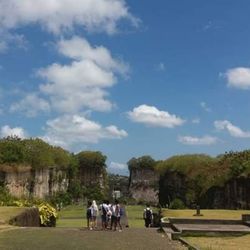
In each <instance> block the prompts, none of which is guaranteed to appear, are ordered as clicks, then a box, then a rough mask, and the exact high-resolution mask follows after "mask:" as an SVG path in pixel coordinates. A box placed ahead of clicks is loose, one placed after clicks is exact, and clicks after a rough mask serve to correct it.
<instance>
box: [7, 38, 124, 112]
mask: <svg viewBox="0 0 250 250" xmlns="http://www.w3.org/2000/svg"><path fill="white" fill-rule="evenodd" d="M57 49H58V51H59V53H60V54H62V55H64V56H66V57H68V58H70V59H72V62H71V63H69V64H66V65H62V64H59V63H54V64H52V65H49V66H48V67H45V68H41V69H39V70H38V71H37V75H38V76H39V77H40V78H42V79H43V81H44V83H42V84H40V86H39V91H40V93H39V94H42V95H45V96H46V98H47V99H48V101H46V100H44V99H41V98H39V97H38V96H35V95H34V94H29V95H28V96H27V97H25V98H24V99H23V100H21V101H20V102H18V103H15V104H13V105H12V107H11V110H12V111H24V112H25V113H26V114H28V115H29V116H34V115H35V114H36V113H37V111H39V110H42V111H48V110H49V109H50V108H51V109H52V110H55V111H58V112H62V113H72V114H75V113H78V112H82V111H84V110H86V109H91V110H96V111H110V110H111V109H112V108H113V107H114V104H113V103H112V102H111V101H110V100H108V96H109V93H108V91H107V89H108V88H111V87H112V86H113V85H114V84H116V82H117V77H118V75H122V76H126V75H127V74H128V70H129V67H128V65H127V64H126V63H124V62H122V61H121V60H119V59H115V58H113V57H112V55H111V53H110V51H109V50H108V49H107V48H105V47H103V46H91V45H90V44H89V42H88V41H87V40H86V39H84V38H80V37H76V36H75V37H73V38H71V39H69V40H63V39H62V40H60V41H59V42H58V44H57ZM36 101H37V104H38V105H36V107H34V108H33V109H32V108H31V106H30V104H31V103H33V102H36ZM29 106H30V109H27V108H28V107H29Z"/></svg>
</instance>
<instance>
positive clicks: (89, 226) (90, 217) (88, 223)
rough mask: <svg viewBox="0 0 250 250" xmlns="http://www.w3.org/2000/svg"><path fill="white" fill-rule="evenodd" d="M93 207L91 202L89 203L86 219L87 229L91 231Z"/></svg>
mask: <svg viewBox="0 0 250 250" xmlns="http://www.w3.org/2000/svg"><path fill="white" fill-rule="evenodd" d="M91 205H92V203H91V201H88V205H87V211H86V218H87V228H88V229H90V230H92V227H91V219H92V213H91Z"/></svg>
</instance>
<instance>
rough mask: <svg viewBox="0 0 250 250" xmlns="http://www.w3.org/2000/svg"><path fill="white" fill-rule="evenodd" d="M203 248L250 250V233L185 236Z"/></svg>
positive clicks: (206, 249) (205, 249) (210, 249)
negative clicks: (230, 235)
mask: <svg viewBox="0 0 250 250" xmlns="http://www.w3.org/2000/svg"><path fill="white" fill-rule="evenodd" d="M185 239H186V240H187V241H188V242H190V243H192V244H193V245H194V246H197V247H198V248H199V249H201V250H249V249H250V235H244V236H239V237H185Z"/></svg>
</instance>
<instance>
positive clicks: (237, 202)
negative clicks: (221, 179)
mask: <svg viewBox="0 0 250 250" xmlns="http://www.w3.org/2000/svg"><path fill="white" fill-rule="evenodd" d="M204 201H207V202H204ZM203 203H207V204H206V205H207V207H209V208H225V209H250V178H249V177H239V178H232V179H231V180H229V181H228V182H226V183H225V184H224V185H223V186H222V187H212V188H210V189H209V190H208V191H207V192H206V194H205V195H204V197H203Z"/></svg>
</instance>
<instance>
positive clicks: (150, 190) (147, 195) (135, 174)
mask: <svg viewBox="0 0 250 250" xmlns="http://www.w3.org/2000/svg"><path fill="white" fill-rule="evenodd" d="M129 193H130V195H131V197H132V198H134V199H135V200H136V201H137V202H143V203H145V202H146V203H150V204H155V205H156V204H158V200H159V199H158V193H159V175H158V173H157V172H156V171H155V170H153V169H149V168H137V169H131V170H130V177H129Z"/></svg>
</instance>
